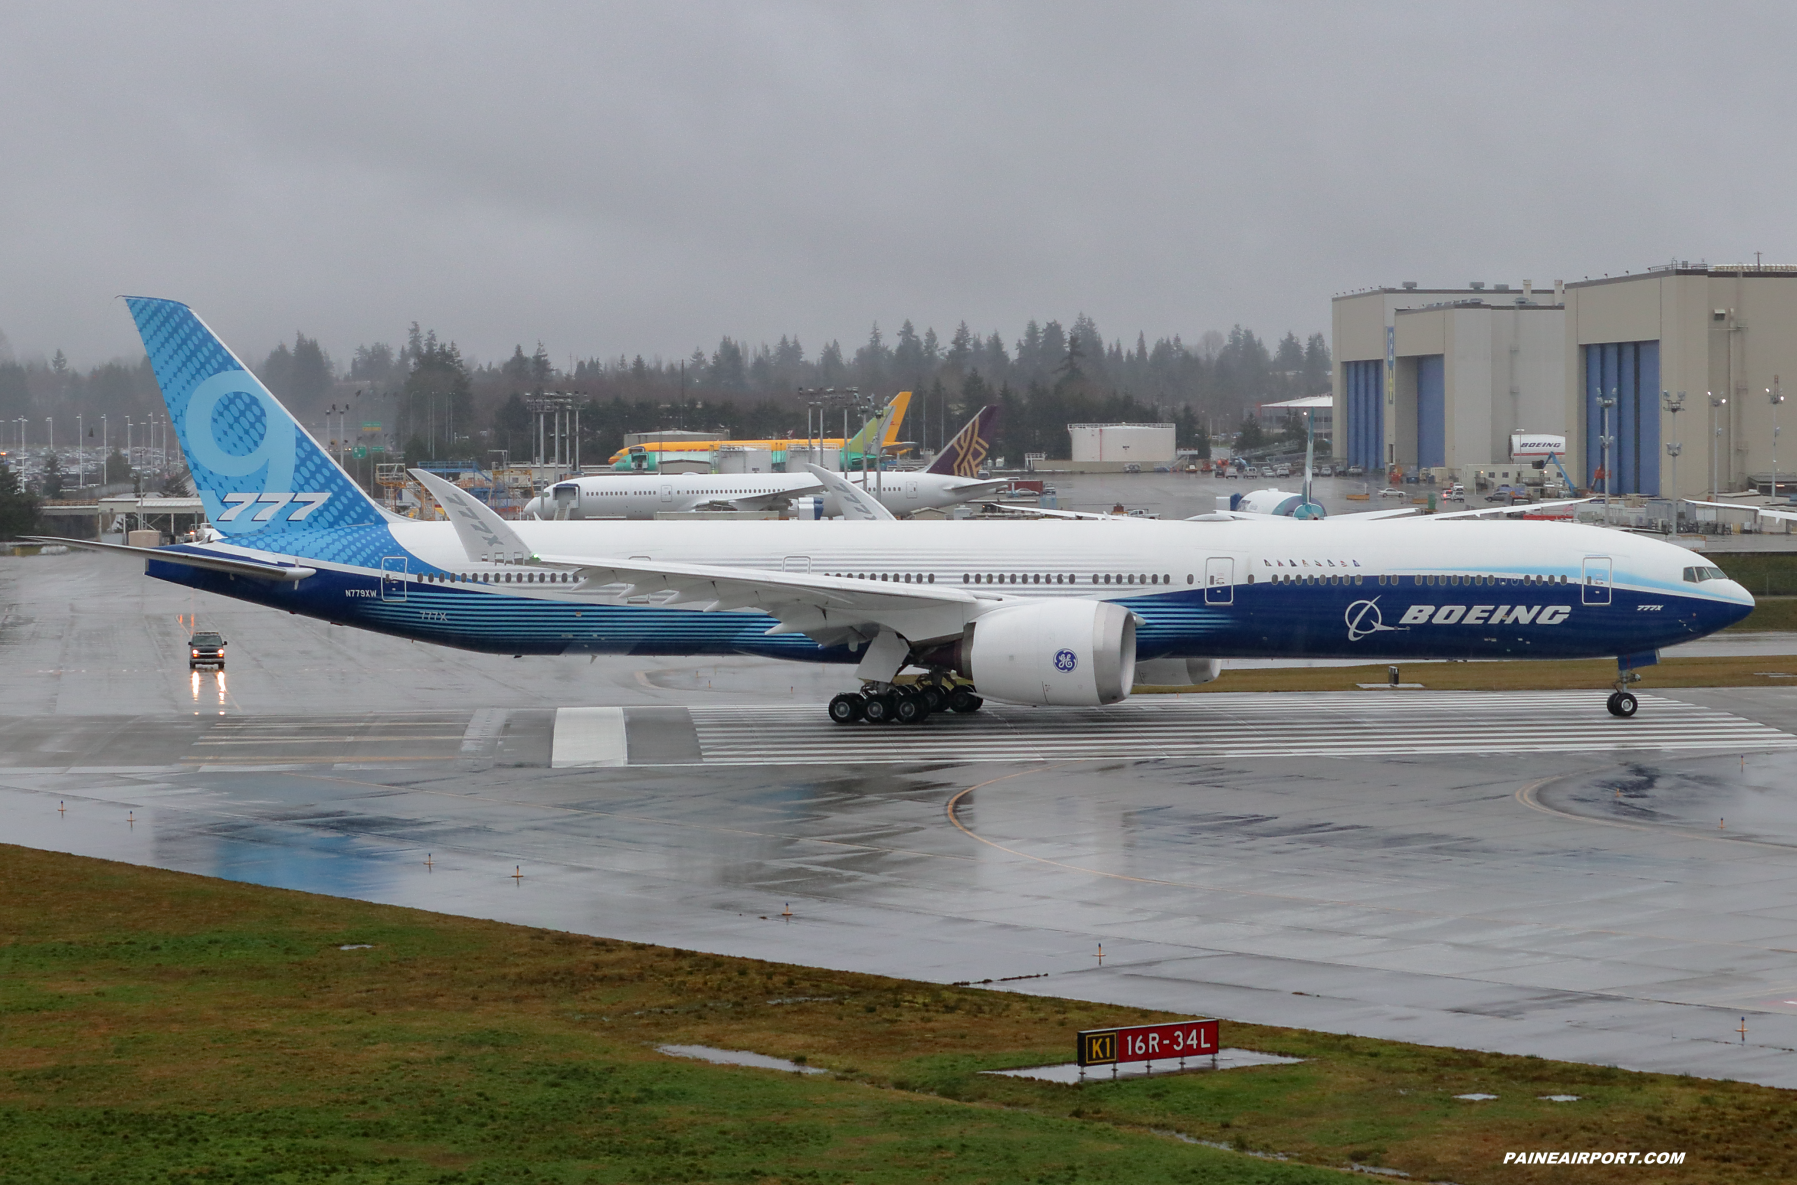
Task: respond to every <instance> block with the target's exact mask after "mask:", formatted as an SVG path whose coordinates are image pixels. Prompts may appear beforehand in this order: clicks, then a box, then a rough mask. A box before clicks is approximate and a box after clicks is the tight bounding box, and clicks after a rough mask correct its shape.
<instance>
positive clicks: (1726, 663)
mask: <svg viewBox="0 0 1797 1185" xmlns="http://www.w3.org/2000/svg"><path fill="white" fill-rule="evenodd" d="M1396 665H1397V666H1398V668H1399V670H1400V672H1401V674H1402V676H1403V679H1404V681H1405V682H1406V683H1421V684H1423V685H1424V686H1425V687H1427V688H1430V689H1432V690H1435V691H1560V690H1575V689H1581V688H1582V689H1585V690H1590V691H1598V690H1607V689H1608V688H1609V686H1610V684H1611V682H1612V681H1613V680H1614V679H1615V678H1616V660H1615V659H1613V658H1593V659H1576V660H1568V661H1539V662H1414V663H1404V662H1400V663H1398V664H1396ZM1386 666H1387V664H1385V663H1378V664H1375V665H1371V666H1364V667H1275V668H1271V669H1266V670H1246V671H1224V672H1223V675H1222V677H1221V678H1219V679H1216V680H1215V681H1213V682H1210V683H1204V684H1201V685H1199V686H1196V687H1148V688H1137V689H1136V694H1138V695H1140V694H1150V695H1152V694H1157V693H1158V694H1171V693H1179V694H1182V695H1202V694H1204V693H1205V692H1214V691H1353V690H1354V689H1355V688H1356V687H1357V686H1358V685H1360V684H1362V683H1384V682H1385V681H1386ZM1641 675H1642V679H1641V682H1639V683H1637V684H1635V689H1636V690H1637V691H1652V690H1654V689H1655V688H1656V687H1789V686H1792V685H1794V684H1797V654H1788V655H1760V656H1758V657H1753V656H1749V657H1747V658H1668V659H1662V660H1661V661H1660V662H1659V663H1658V664H1657V665H1655V666H1651V667H1646V668H1644V669H1643V670H1642V671H1641Z"/></svg>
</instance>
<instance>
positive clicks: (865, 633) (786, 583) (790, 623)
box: [531, 555, 1007, 671]
mask: <svg viewBox="0 0 1797 1185" xmlns="http://www.w3.org/2000/svg"><path fill="white" fill-rule="evenodd" d="M531 562H532V563H535V564H541V565H543V566H545V567H550V568H562V569H567V570H572V571H576V572H579V573H580V574H581V576H582V577H584V582H583V583H582V584H581V585H580V586H579V590H580V591H583V592H590V591H593V590H595V589H598V588H602V587H605V586H607V585H614V584H623V585H625V586H626V587H625V588H624V589H623V590H622V591H621V592H620V593H619V595H620V596H641V595H643V594H645V593H649V594H653V593H659V592H672V593H674V597H673V599H672V600H669V601H665V602H662V603H663V604H666V605H694V606H698V607H700V611H701V612H705V613H718V612H723V611H726V610H731V609H759V610H761V611H762V612H763V613H767V614H769V615H771V616H773V617H775V618H777V619H778V620H779V624H778V625H776V626H774V627H773V628H772V629H770V630H768V631H767V632H768V633H769V634H805V635H806V636H808V637H810V638H811V639H812V640H814V641H816V642H817V643H819V644H820V645H824V646H836V645H843V644H845V643H846V644H853V643H856V642H871V641H873V640H874V639H875V638H877V637H879V635H880V634H881V632H882V631H883V630H890V631H891V632H893V633H895V634H897V635H899V636H900V637H903V638H905V639H906V640H907V641H909V642H911V643H912V644H914V645H916V644H920V643H924V642H928V641H931V640H934V639H938V638H953V637H958V636H960V634H961V631H962V630H963V629H965V628H966V626H967V624H968V623H969V622H970V621H972V620H973V619H974V618H976V617H978V616H980V615H981V614H982V613H985V612H986V611H987V610H989V609H993V608H996V607H998V606H999V605H1000V604H1003V603H1004V602H1005V601H1006V600H1007V598H1005V597H1003V596H999V595H982V594H978V593H974V592H970V591H968V590H966V589H959V588H949V587H947V586H944V585H929V584H904V583H899V582H894V581H890V580H872V579H857V578H854V577H846V576H825V575H821V574H818V573H814V572H777V571H773V570H771V569H764V568H726V567H721V566H718V565H714V564H685V563H670V562H659V563H658V562H655V561H652V560H642V559H620V558H616V557H610V556H577V555H536V556H532V557H531ZM888 575H891V574H890V573H888ZM901 657H902V655H901ZM896 669H897V668H894V670H895V671H896Z"/></svg>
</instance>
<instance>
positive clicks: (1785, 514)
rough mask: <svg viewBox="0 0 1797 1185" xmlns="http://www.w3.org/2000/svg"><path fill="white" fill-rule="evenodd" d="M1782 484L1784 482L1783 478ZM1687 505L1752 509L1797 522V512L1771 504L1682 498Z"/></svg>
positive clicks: (1785, 520)
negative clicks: (1773, 507)
mask: <svg viewBox="0 0 1797 1185" xmlns="http://www.w3.org/2000/svg"><path fill="white" fill-rule="evenodd" d="M1779 484H1780V485H1783V484H1784V482H1783V481H1782V480H1781V481H1780V482H1779ZM1680 501H1682V502H1684V503H1685V505H1687V506H1711V507H1714V508H1716V509H1717V510H1751V511H1753V512H1754V513H1756V514H1758V515H1759V516H1760V517H1762V518H1771V519H1778V520H1779V521H1781V522H1797V513H1794V512H1792V511H1789V510H1774V509H1772V508H1771V507H1770V506H1755V505H1754V504H1753V503H1751V502H1705V501H1702V500H1700V499H1697V498H1682V499H1680Z"/></svg>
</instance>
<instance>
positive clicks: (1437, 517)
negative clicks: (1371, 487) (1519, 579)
mask: <svg viewBox="0 0 1797 1185" xmlns="http://www.w3.org/2000/svg"><path fill="white" fill-rule="evenodd" d="M1597 500H1598V499H1596V498H1562V499H1560V500H1558V501H1555V502H1515V503H1511V504H1509V505H1492V506H1482V507H1478V508H1476V509H1473V510H1450V511H1448V512H1447V513H1446V514H1429V513H1427V512H1426V511H1425V510H1424V508H1423V507H1421V506H1398V507H1394V508H1393V509H1390V510H1363V511H1360V512H1359V513H1357V514H1342V515H1337V516H1336V520H1335V521H1336V522H1355V523H1370V522H1375V521H1378V520H1380V519H1393V518H1426V519H1428V520H1429V521H1430V522H1440V521H1441V520H1443V519H1453V518H1483V517H1485V516H1487V515H1494V514H1522V513H1524V512H1526V511H1531V510H1552V509H1554V508H1555V507H1559V506H1580V505H1583V504H1584V503H1586V502H1595V501H1597Z"/></svg>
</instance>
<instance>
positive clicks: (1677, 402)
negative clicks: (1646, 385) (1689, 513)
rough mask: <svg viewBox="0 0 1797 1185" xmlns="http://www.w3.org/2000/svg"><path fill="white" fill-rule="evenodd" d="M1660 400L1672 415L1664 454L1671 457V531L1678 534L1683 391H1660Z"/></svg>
mask: <svg viewBox="0 0 1797 1185" xmlns="http://www.w3.org/2000/svg"><path fill="white" fill-rule="evenodd" d="M1660 400H1661V402H1663V403H1664V404H1665V405H1666V414H1667V415H1669V416H1671V417H1672V440H1671V441H1669V442H1667V445H1666V455H1667V456H1668V457H1671V458H1672V533H1673V534H1674V535H1676V534H1678V508H1679V501H1680V498H1681V497H1682V491H1681V490H1680V489H1679V484H1678V455H1679V454H1680V453H1682V452H1684V445H1683V444H1682V443H1681V442H1680V441H1679V435H1678V413H1679V412H1681V411H1684V410H1685V393H1684V392H1683V391H1680V392H1679V393H1678V394H1676V395H1674V394H1673V393H1672V392H1671V391H1661V392H1660Z"/></svg>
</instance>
